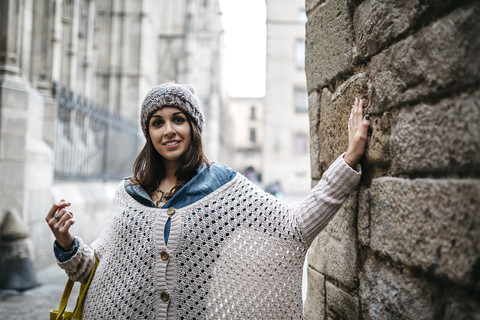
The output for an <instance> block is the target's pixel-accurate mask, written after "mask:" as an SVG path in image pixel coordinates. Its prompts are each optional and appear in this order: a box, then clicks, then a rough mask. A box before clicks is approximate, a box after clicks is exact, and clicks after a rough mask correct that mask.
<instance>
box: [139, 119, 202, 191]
mask: <svg viewBox="0 0 480 320" xmlns="http://www.w3.org/2000/svg"><path fill="white" fill-rule="evenodd" d="M184 114H185V115H186V117H187V119H188V123H189V125H190V132H191V135H192V136H191V141H190V145H189V146H188V148H187V150H186V151H185V152H184V153H183V155H182V156H181V157H180V165H179V166H178V169H177V171H176V172H175V177H176V178H177V185H176V186H175V187H174V189H173V191H172V194H171V195H170V197H171V196H172V195H173V194H174V193H175V192H176V191H178V190H179V189H180V188H181V187H183V186H184V185H185V184H186V183H187V182H188V181H190V179H192V178H193V177H194V176H195V175H196V174H197V170H198V168H199V167H200V166H201V165H202V163H206V164H207V165H210V162H209V161H208V159H207V157H206V156H205V154H204V153H203V140H202V133H201V132H200V129H199V128H198V127H197V126H196V125H195V124H192V123H193V122H192V119H191V118H190V115H189V114H188V113H184ZM147 123H150V119H148V122H147ZM148 127H149V126H148V125H147V134H146V140H147V141H146V142H145V146H144V147H143V149H142V150H141V151H140V153H139V154H138V156H137V159H136V160H135V163H134V165H133V178H130V181H131V182H132V185H136V184H139V185H141V186H142V188H143V189H145V191H146V192H147V193H148V194H152V193H153V192H154V191H155V190H156V189H157V187H158V185H159V184H160V182H161V181H162V180H163V179H164V178H165V177H166V175H167V173H166V170H165V165H164V163H163V157H162V156H161V155H160V154H159V153H158V152H157V150H156V149H155V147H154V146H153V143H152V139H151V138H150V133H149V129H148ZM170 197H168V198H170ZM168 198H167V199H168Z"/></svg>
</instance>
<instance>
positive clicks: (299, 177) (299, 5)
mask: <svg viewBox="0 0 480 320" xmlns="http://www.w3.org/2000/svg"><path fill="white" fill-rule="evenodd" d="M266 4H267V50H266V53H267V59H266V62H267V69H266V93H265V120H264V123H265V131H264V134H265V136H264V150H263V182H264V184H265V185H269V184H272V183H276V182H280V184H281V186H282V189H283V192H284V194H285V195H287V196H293V197H299V196H303V195H306V194H307V193H308V192H309V190H310V179H309V176H310V162H309V161H310V160H309V126H308V95H307V89H306V88H307V86H306V80H305V60H304V58H305V22H306V16H305V3H304V1H302V0H295V1H281V0H267V1H266Z"/></svg>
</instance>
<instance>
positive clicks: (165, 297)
mask: <svg viewBox="0 0 480 320" xmlns="http://www.w3.org/2000/svg"><path fill="white" fill-rule="evenodd" d="M160 299H162V301H168V300H170V295H169V294H168V292H165V291H163V292H162V293H160Z"/></svg>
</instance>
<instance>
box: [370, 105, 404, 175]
mask: <svg viewBox="0 0 480 320" xmlns="http://www.w3.org/2000/svg"><path fill="white" fill-rule="evenodd" d="M397 114H398V110H391V111H386V112H384V113H383V114H381V115H372V116H371V118H370V132H371V134H370V136H369V138H368V140H367V148H366V150H365V159H366V161H367V162H368V163H369V164H373V165H377V166H380V167H387V166H388V164H389V163H390V160H391V155H390V153H391V148H390V133H391V127H392V125H393V123H395V120H396V118H397Z"/></svg>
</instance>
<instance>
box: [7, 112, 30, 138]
mask: <svg viewBox="0 0 480 320" xmlns="http://www.w3.org/2000/svg"><path fill="white" fill-rule="evenodd" d="M0 113H1V116H0V121H1V125H0V130H1V133H2V134H12V135H17V136H19V135H24V134H25V132H26V131H27V121H26V120H25V112H24V111H23V110H19V109H11V108H1V109H0Z"/></svg>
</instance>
